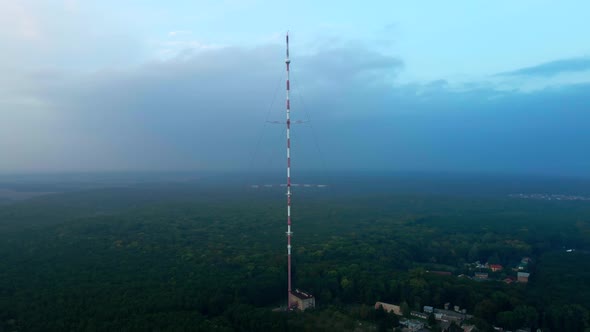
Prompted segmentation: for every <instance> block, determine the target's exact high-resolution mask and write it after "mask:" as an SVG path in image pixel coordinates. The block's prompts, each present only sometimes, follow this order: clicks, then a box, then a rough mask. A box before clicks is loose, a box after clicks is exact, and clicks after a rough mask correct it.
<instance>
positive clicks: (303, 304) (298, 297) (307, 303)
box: [289, 289, 315, 311]
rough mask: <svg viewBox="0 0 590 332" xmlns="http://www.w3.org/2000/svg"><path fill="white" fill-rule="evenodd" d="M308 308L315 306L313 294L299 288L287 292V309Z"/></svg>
mask: <svg viewBox="0 0 590 332" xmlns="http://www.w3.org/2000/svg"><path fill="white" fill-rule="evenodd" d="M309 308H315V297H313V295H311V294H309V293H306V292H302V291H300V290H299V289H295V290H294V291H291V293H289V309H291V310H301V311H303V310H306V309H309Z"/></svg>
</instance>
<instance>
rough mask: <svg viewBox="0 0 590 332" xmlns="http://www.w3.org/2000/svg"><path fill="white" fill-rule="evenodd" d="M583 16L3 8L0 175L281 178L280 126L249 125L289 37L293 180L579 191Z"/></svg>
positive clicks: (158, 6) (512, 5)
mask: <svg viewBox="0 0 590 332" xmlns="http://www.w3.org/2000/svg"><path fill="white" fill-rule="evenodd" d="M588 12H590V3H588V2H587V1H561V2H555V1H477V2H475V1H446V2H440V1H439V2H433V1H411V2H410V1H404V2H402V1H372V2H370V3H369V2H351V3H347V2H342V1H340V2H336V1H322V2H321V3H320V2H317V1H258V0H252V1H250V0H244V1H237V0H227V1H176V2H174V3H169V2H162V1H139V0H137V1H124V2H123V1H110V0H106V1H100V2H93V3H90V2H88V1H76V0H64V1H62V0H60V1H58V0H55V1H51V0H47V1H31V0H29V1H5V2H2V3H0V43H2V45H4V46H3V53H2V54H1V55H0V70H2V72H3V75H2V78H0V109H2V112H3V114H4V115H5V118H4V120H3V121H2V122H1V123H0V152H1V153H2V154H3V155H4V156H5V157H4V158H3V162H2V163H1V164H0V171H3V172H15V171H19V172H29V171H68V170H72V171H78V170H162V169H197V170H198V169H238V168H251V169H259V168H263V167H264V168H267V167H271V168H280V167H282V163H283V161H282V160H281V159H280V156H281V154H282V150H281V149H282V147H283V142H282V136H281V135H283V133H282V128H280V127H279V126H270V125H265V121H266V120H280V119H282V117H283V111H284V110H283V109H282V105H283V104H284V103H283V101H282V98H283V97H284V94H283V92H282V91H280V89H282V88H283V85H284V83H283V81H282V80H284V72H283V71H284V68H283V66H284V64H283V56H284V55H283V53H284V49H283V47H284V46H283V40H284V33H285V32H286V30H289V31H290V34H291V41H292V52H291V54H292V60H293V83H294V86H293V88H294V100H293V109H294V112H295V113H294V114H295V116H299V117H301V118H305V119H307V118H311V119H312V122H311V125H309V124H305V125H301V126H300V127H296V128H295V133H294V135H295V138H294V163H295V165H297V166H298V167H299V168H300V169H303V168H329V169H337V168H339V169H342V168H345V169H364V170H403V171H406V170H418V171H456V172H462V171H470V172H513V173H546V174H565V175H578V176H587V175H588V173H587V172H588V171H587V170H588V169H590V157H588V154H587V153H586V152H587V151H588V143H587V142H590V131H589V130H588V124H589V123H590V122H588V121H589V120H590V116H589V115H588V105H589V103H588V102H589V101H590V98H589V97H588V96H590V46H588V45H589V44H588V43H587V42H586V40H585V36H586V35H587V34H588V32H590V21H589V20H587V13H588ZM277 89H279V92H280V93H275V91H276V90H277ZM271 105H272V106H271ZM297 112H299V113H297ZM316 143H317V145H319V146H320V149H319V150H318V149H317V145H316ZM274 156H276V157H274ZM269 165H270V166H269Z"/></svg>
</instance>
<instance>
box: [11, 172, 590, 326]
mask: <svg viewBox="0 0 590 332" xmlns="http://www.w3.org/2000/svg"><path fill="white" fill-rule="evenodd" d="M293 202H294V203H293V231H294V238H293V266H294V272H293V278H294V284H295V287H298V288H300V289H304V290H306V291H309V292H311V293H312V294H314V295H315V297H316V302H317V307H316V308H315V309H312V310H308V311H305V312H284V311H280V310H278V311H277V310H273V309H276V308H278V307H280V306H284V305H285V303H286V283H287V282H286V281H287V268H286V237H285V231H286V217H285V212H286V211H285V210H286V209H285V195H284V192H283V189H281V188H268V189H252V188H249V187H246V186H244V187H242V188H239V189H238V190H235V189H234V190H231V189H229V188H228V187H225V186H219V187H215V186H212V185H210V184H209V185H203V186H201V185H199V184H198V183H196V184H195V183H190V184H183V183H166V184H157V185H156V184H146V185H141V186H128V185H127V186H121V187H112V186H111V187H108V188H84V189H81V190H67V191H63V192H61V193H54V194H47V195H42V196H38V197H32V198H27V199H24V200H20V201H17V202H9V203H4V204H2V205H0V257H2V259H1V260H0V331H107V330H111V331H119V330H120V331H288V330H304V331H365V330H366V331H377V330H388V331H390V330H392V329H393V328H394V327H396V326H398V323H399V319H400V317H396V316H394V315H392V314H386V313H384V312H382V311H379V310H375V309H374V304H375V302H376V301H382V302H386V303H394V304H401V305H402V306H403V307H404V308H405V310H416V311H422V308H423V306H433V307H443V306H444V304H445V303H451V304H452V305H457V306H460V307H461V308H464V309H466V311H467V313H468V314H470V315H473V318H472V319H471V323H472V324H474V325H476V326H477V329H478V330H480V331H492V330H493V327H494V326H499V327H503V328H505V329H509V330H515V329H518V328H531V329H537V328H540V329H542V330H543V331H590V301H589V300H588V299H589V298H590V259H589V258H590V256H589V254H590V251H589V249H590V203H589V202H584V201H539V200H523V199H515V198H511V197H508V196H507V195H497V194H494V195H480V196H476V195H467V194H464V193H453V194H451V193H441V192H436V191H431V192H422V193H420V192H418V191H414V192H410V191H407V192H405V193H404V192H403V190H402V191H400V190H394V189H391V190H387V186H385V185H382V186H380V188H379V190H375V191H371V190H368V189H362V190H360V189H358V188H357V189H355V190H347V189H346V188H338V187H337V186H330V187H329V188H328V189H326V190H320V189H318V188H300V189H298V191H296V194H295V195H294V197H293ZM568 249H575V250H569V251H568ZM524 257H527V258H529V259H530V263H529V264H528V266H527V267H526V271H527V272H529V273H530V279H529V282H528V283H526V284H524V283H518V282H512V283H507V282H504V280H505V279H506V278H510V277H513V276H515V275H516V272H515V271H513V268H516V267H517V266H518V264H519V263H520V262H521V261H522V259H523V258H524ZM475 262H479V263H481V264H484V263H490V264H498V265H502V266H504V270H503V271H500V272H490V273H489V279H488V280H484V281H481V280H475V279H474V278H473V273H474V271H475V270H474V268H473V264H475ZM432 271H438V272H441V271H442V272H445V273H432ZM448 272H450V273H448ZM406 314H407V312H406ZM434 325H436V324H434ZM437 328H438V327H437V326H432V329H433V330H437ZM438 329H439V330H440V328H438Z"/></svg>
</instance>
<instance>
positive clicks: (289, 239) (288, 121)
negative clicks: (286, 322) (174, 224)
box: [285, 33, 293, 307]
mask: <svg viewBox="0 0 590 332" xmlns="http://www.w3.org/2000/svg"><path fill="white" fill-rule="evenodd" d="M285 40H286V43H287V58H286V59H285V64H286V65H287V275H288V277H287V278H288V286H287V287H288V288H287V290H288V292H287V305H288V306H289V307H291V303H290V301H291V236H292V235H293V232H291V103H290V101H289V90H290V86H289V64H290V63H291V60H289V33H287V36H286V39H285Z"/></svg>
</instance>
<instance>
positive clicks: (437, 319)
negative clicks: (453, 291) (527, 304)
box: [375, 257, 532, 332]
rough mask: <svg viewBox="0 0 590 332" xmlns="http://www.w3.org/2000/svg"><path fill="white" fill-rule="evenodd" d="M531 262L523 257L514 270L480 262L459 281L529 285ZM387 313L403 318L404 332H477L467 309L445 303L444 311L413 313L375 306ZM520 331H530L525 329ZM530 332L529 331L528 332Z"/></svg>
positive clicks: (386, 305)
mask: <svg viewBox="0 0 590 332" xmlns="http://www.w3.org/2000/svg"><path fill="white" fill-rule="evenodd" d="M531 262H532V259H531V258H529V257H523V258H522V259H521V260H520V262H519V263H518V264H516V265H515V266H511V267H504V266H502V265H500V264H491V263H489V262H486V263H484V264H482V263H480V262H479V261H476V262H473V263H466V264H465V266H466V267H467V268H468V270H469V274H459V275H458V276H457V277H458V278H469V279H472V280H475V281H498V282H504V283H506V284H512V283H518V284H527V283H528V281H529V277H530V275H531V274H530V272H528V268H529V265H530V264H531ZM426 272H427V273H431V274H437V275H443V276H452V275H453V274H452V273H451V272H448V271H426ZM381 309H382V310H384V311H386V312H389V313H393V314H395V315H397V316H400V317H403V318H400V320H399V324H400V327H399V330H401V331H403V332H429V331H432V328H433V327H435V326H436V327H437V329H438V330H439V331H443V332H448V331H462V332H471V331H475V330H476V327H475V325H473V324H471V323H470V321H469V320H470V319H471V318H473V315H470V314H468V313H467V310H466V309H465V308H460V307H459V306H457V305H452V304H451V303H445V304H444V308H435V307H433V306H428V305H425V306H424V307H423V309H422V312H420V311H410V310H409V309H408V308H407V306H406V307H404V305H401V304H400V305H396V304H391V303H385V302H376V303H375V310H381ZM494 330H495V331H505V330H504V329H503V328H502V327H494ZM517 331H527V330H526V329H522V330H517ZM528 331H530V330H528Z"/></svg>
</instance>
